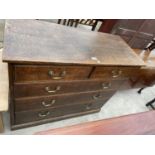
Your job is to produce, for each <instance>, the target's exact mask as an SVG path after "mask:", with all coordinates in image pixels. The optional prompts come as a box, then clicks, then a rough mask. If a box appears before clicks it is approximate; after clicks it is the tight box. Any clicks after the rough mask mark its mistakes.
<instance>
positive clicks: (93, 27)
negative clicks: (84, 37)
mask: <svg viewBox="0 0 155 155" xmlns="http://www.w3.org/2000/svg"><path fill="white" fill-rule="evenodd" d="M97 23H98V20H96V21H95V23H94V25H93V26H92V29H91V30H92V31H94V30H95V28H96V26H97Z"/></svg>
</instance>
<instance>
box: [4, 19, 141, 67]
mask: <svg viewBox="0 0 155 155" xmlns="http://www.w3.org/2000/svg"><path fill="white" fill-rule="evenodd" d="M3 61H5V62H15V63H30V62H31V63H54V64H60V63H62V64H81V65H110V66H116V65H117V66H118V65H119V66H143V65H144V62H143V61H142V60H141V59H140V58H139V57H138V56H137V55H136V54H135V53H134V51H133V50H132V49H131V48H130V47H129V46H128V45H127V44H126V43H125V42H124V41H123V40H122V39H121V38H120V37H119V36H116V35H112V34H105V33H99V32H92V31H87V30H79V29H77V28H71V27H67V26H63V25H58V24H54V23H48V22H43V21H37V20H7V21H6V25H5V35H4V51H3Z"/></svg>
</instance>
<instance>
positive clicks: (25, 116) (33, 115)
mask: <svg viewBox="0 0 155 155" xmlns="http://www.w3.org/2000/svg"><path fill="white" fill-rule="evenodd" d="M105 102H106V101H104V102H103V101H102V102H99V103H93V102H90V103H85V104H80V105H72V106H65V107H59V108H53V109H50V110H38V111H29V112H16V113H15V122H16V124H21V123H27V122H33V121H39V120H43V119H49V118H51V119H52V118H53V120H57V119H63V118H65V117H66V116H69V115H72V114H74V115H76V114H77V113H79V114H80V113H83V112H87V111H91V110H95V109H96V110H97V109H100V108H101V107H102V105H103V104H104V103H105Z"/></svg>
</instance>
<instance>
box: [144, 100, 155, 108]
mask: <svg viewBox="0 0 155 155" xmlns="http://www.w3.org/2000/svg"><path fill="white" fill-rule="evenodd" d="M154 102H155V98H154V99H153V100H151V101H149V102H148V103H147V104H146V106H147V107H148V106H150V107H151V108H152V109H153V110H155V107H154V106H153V105H152V104H153V103H154Z"/></svg>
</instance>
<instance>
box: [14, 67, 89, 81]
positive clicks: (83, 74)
mask: <svg viewBox="0 0 155 155" xmlns="http://www.w3.org/2000/svg"><path fill="white" fill-rule="evenodd" d="M91 70H92V67H87V66H42V65H37V66H35V65H15V82H24V81H42V80H62V79H63V80H74V79H77V80H78V79H87V78H88V76H89V74H90V72H91Z"/></svg>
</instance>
